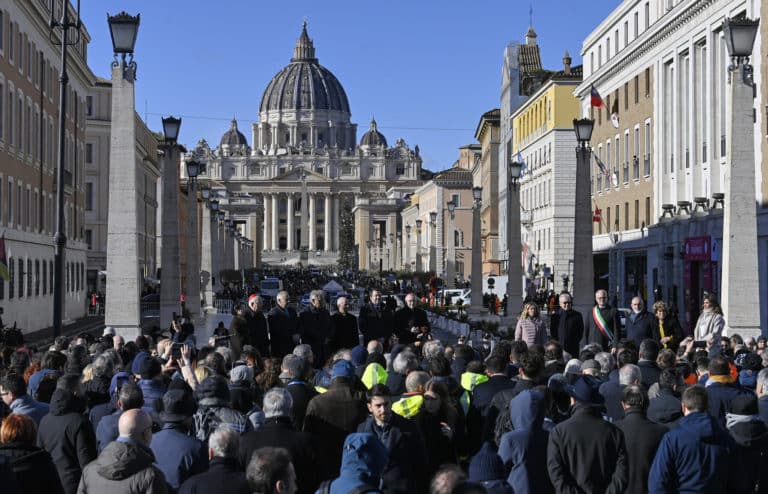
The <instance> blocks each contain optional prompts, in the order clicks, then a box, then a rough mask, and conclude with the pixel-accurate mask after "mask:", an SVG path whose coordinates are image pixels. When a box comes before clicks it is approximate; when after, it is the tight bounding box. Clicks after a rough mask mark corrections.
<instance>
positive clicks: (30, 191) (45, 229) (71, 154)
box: [0, 0, 94, 331]
mask: <svg viewBox="0 0 768 494" xmlns="http://www.w3.org/2000/svg"><path fill="white" fill-rule="evenodd" d="M55 3H56V6H55V7H54V8H55V9H56V12H54V14H55V18H56V19H59V18H60V17H61V11H60V9H61V5H62V3H61V2H55ZM49 9H50V4H49V2H48V1H47V0H10V1H7V2H3V3H2V5H0V229H1V230H2V232H3V233H2V238H3V239H4V242H5V256H6V261H7V263H8V271H9V275H10V280H8V281H4V280H0V306H2V307H3V308H4V311H5V313H4V316H3V317H4V319H5V322H6V323H10V324H13V322H16V323H17V324H18V326H19V327H20V328H23V329H24V330H25V331H35V330H39V329H42V328H47V327H50V326H52V324H53V309H52V304H53V287H54V283H55V282H56V281H58V280H54V274H53V273H54V242H53V236H54V233H55V232H56V170H57V166H58V157H59V151H58V150H59V144H58V142H59V138H58V136H59V132H58V129H59V124H58V121H59V86H58V74H59V71H60V63H61V55H60V53H61V47H60V46H59V45H57V44H56V43H57V42H58V39H59V34H60V31H56V30H54V31H53V32H51V31H50V28H49V24H48V22H49V17H50V10H49ZM70 15H71V16H72V17H74V12H72V13H71V14H70ZM89 42H90V35H89V34H88V31H87V30H86V28H85V27H83V28H81V31H80V36H79V39H78V40H77V43H76V44H75V45H74V46H71V47H70V49H69V52H68V53H69V57H68V72H69V85H68V86H67V111H66V119H65V137H64V139H65V153H64V176H65V184H64V190H65V198H64V220H65V224H64V229H63V233H64V234H65V235H66V238H67V247H66V250H65V256H64V257H65V265H64V270H65V276H64V278H63V279H62V280H61V283H63V284H64V311H63V318H64V320H65V322H66V321H72V320H74V319H77V318H79V317H82V316H83V315H84V314H85V310H86V297H85V293H86V275H85V267H86V244H85V228H84V226H85V225H84V221H83V214H84V207H85V187H84V183H85V182H84V157H85V133H86V117H85V115H86V94H87V92H88V89H89V87H90V86H91V84H92V83H93V80H94V76H93V74H92V73H91V71H90V69H89V68H88V65H87V47H88V43H89ZM41 308H43V310H40V309H41Z"/></svg>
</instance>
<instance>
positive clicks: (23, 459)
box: [0, 443, 64, 494]
mask: <svg viewBox="0 0 768 494" xmlns="http://www.w3.org/2000/svg"><path fill="white" fill-rule="evenodd" d="M0 455H2V456H5V457H7V458H8V459H9V460H10V463H11V468H12V469H13V473H14V474H15V475H16V480H18V482H19V484H20V485H21V492H22V493H24V494H27V493H29V494H37V493H46V494H60V493H63V492H64V488H63V487H62V486H61V480H59V473H58V472H57V471H56V466H55V465H54V464H53V460H52V459H51V455H49V454H48V452H47V451H46V450H44V449H41V448H38V447H37V446H35V445H34V444H25V443H6V444H0Z"/></svg>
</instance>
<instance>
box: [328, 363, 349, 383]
mask: <svg viewBox="0 0 768 494" xmlns="http://www.w3.org/2000/svg"><path fill="white" fill-rule="evenodd" d="M354 376H355V368H354V367H352V364H351V363H349V362H348V361H346V360H339V361H338V362H336V363H335V364H333V373H332V374H331V380H333V379H336V378H337V377H346V378H347V379H352V378H353V377H354Z"/></svg>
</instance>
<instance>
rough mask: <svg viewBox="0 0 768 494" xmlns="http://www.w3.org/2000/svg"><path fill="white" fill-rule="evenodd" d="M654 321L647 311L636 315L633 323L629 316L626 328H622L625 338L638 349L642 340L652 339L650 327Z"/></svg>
mask: <svg viewBox="0 0 768 494" xmlns="http://www.w3.org/2000/svg"><path fill="white" fill-rule="evenodd" d="M655 319H656V318H655V317H654V316H653V315H652V314H651V313H650V312H647V311H643V312H640V313H639V314H637V315H636V316H635V321H634V322H632V315H631V314H630V315H629V316H627V325H626V328H624V330H625V331H624V332H625V334H626V335H627V338H629V339H630V340H633V341H634V342H635V343H637V346H638V347H639V346H640V343H642V342H643V340H646V339H649V338H652V337H653V330H652V327H653V322H654V320H655ZM617 327H618V326H617Z"/></svg>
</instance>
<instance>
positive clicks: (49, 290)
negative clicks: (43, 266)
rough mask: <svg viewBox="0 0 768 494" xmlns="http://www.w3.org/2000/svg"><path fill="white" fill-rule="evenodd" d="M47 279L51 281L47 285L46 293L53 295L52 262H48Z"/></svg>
mask: <svg viewBox="0 0 768 494" xmlns="http://www.w3.org/2000/svg"><path fill="white" fill-rule="evenodd" d="M48 275H49V276H48V279H49V280H51V282H50V283H48V293H51V294H52V293H53V261H48Z"/></svg>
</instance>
